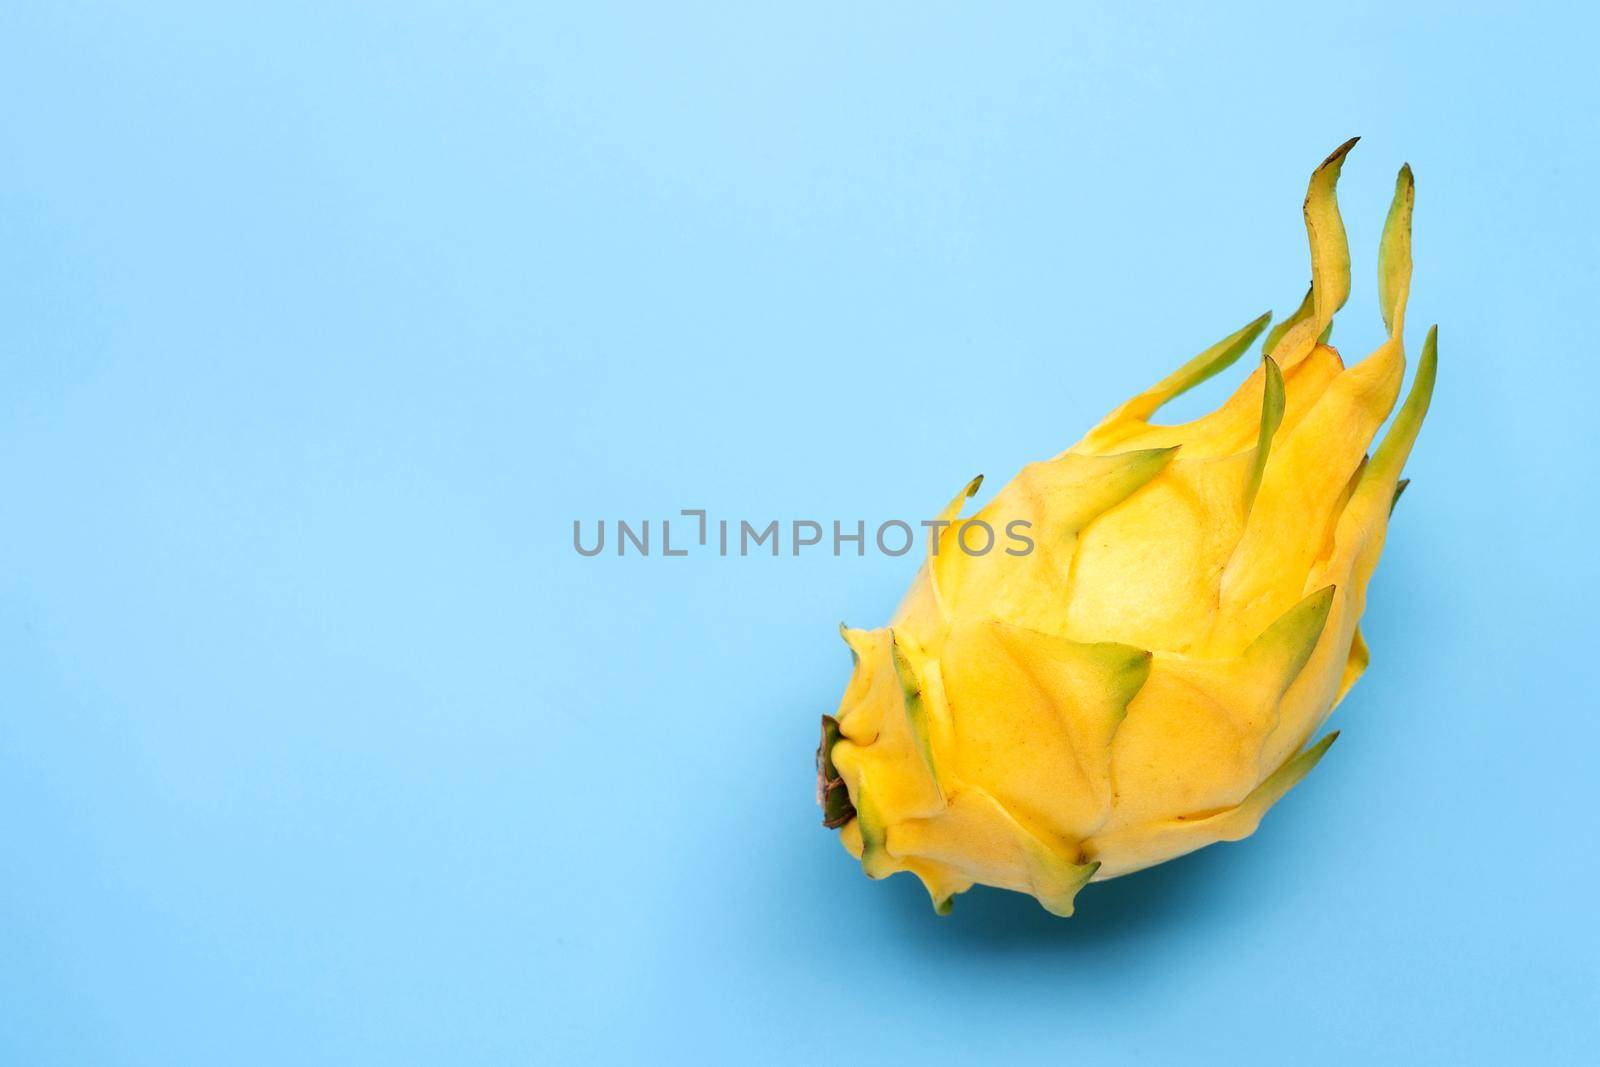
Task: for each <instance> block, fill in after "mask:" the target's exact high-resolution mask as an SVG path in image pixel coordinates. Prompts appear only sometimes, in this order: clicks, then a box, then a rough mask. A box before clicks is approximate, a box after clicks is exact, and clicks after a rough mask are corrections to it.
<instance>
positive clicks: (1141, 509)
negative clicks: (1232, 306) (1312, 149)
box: [823, 142, 1434, 915]
mask: <svg viewBox="0 0 1600 1067" xmlns="http://www.w3.org/2000/svg"><path fill="white" fill-rule="evenodd" d="M1352 143H1353V142H1352ZM1349 147H1350V146H1349V145H1346V146H1344V147H1343V148H1341V149H1340V150H1339V151H1338V152H1336V153H1334V155H1333V156H1331V157H1329V159H1328V160H1327V161H1326V162H1325V163H1324V164H1323V165H1322V166H1321V167H1319V168H1318V169H1317V171H1316V172H1315V174H1314V175H1313V177H1312V180H1311V187H1310V191H1309V193H1308V195H1307V199H1306V208H1305V216H1306V226H1307V231H1308V234H1309V236H1310V242H1311V251H1312V266H1313V271H1312V274H1313V283H1312V291H1311V293H1310V294H1308V297H1307V299H1306V301H1305V303H1304V304H1302V305H1301V308H1300V309H1299V310H1298V311H1297V312H1296V313H1295V314H1294V316H1292V317H1291V319H1290V320H1289V321H1288V322H1287V323H1285V324H1284V326H1282V327H1279V329H1278V330H1276V331H1274V332H1273V333H1272V334H1271V335H1269V336H1268V339H1267V347H1268V353H1269V356H1268V358H1264V359H1263V362H1262V365H1261V366H1260V367H1259V368H1257V369H1256V370H1255V371H1254V372H1253V373H1252V374H1251V375H1250V377H1249V378H1248V379H1247V380H1246V381H1245V382H1244V383H1243V384H1242V385H1241V386H1240V387H1239V389H1238V390H1237V391H1236V392H1235V393H1234V394H1233V396H1232V397H1231V398H1230V399H1229V400H1228V401H1227V402H1225V403H1224V404H1223V405H1222V406H1221V407H1220V408H1219V409H1218V410H1216V411H1214V412H1212V413H1211V414H1209V415H1206V416H1205V417H1203V418H1200V419H1197V420H1195V421H1193V422H1190V423H1187V424H1184V425H1180V426H1158V425H1153V424H1151V423H1150V421H1149V419H1150V417H1151V416H1152V415H1153V414H1154V413H1155V411H1156V409H1157V408H1159V407H1160V405H1161V404H1162V403H1164V402H1165V401H1166V400H1168V399H1170V398H1171V397H1172V396H1174V395H1176V394H1177V393H1179V392H1182V391H1183V390H1184V389H1187V388H1189V387H1190V386H1192V385H1194V384H1195V383H1197V382H1198V381H1201V380H1203V379H1204V378H1206V377H1209V376H1210V375H1211V374H1214V373H1216V372H1217V371H1218V370H1220V369H1221V368H1222V367H1224V366H1226V365H1227V364H1228V363H1230V362H1232V361H1233V360H1234V359H1237V358H1238V356H1239V355H1240V354H1241V353H1242V352H1243V351H1244V350H1245V349H1246V348H1248V347H1249V346H1250V345H1251V343H1252V342H1253V341H1254V339H1255V337H1256V336H1257V335H1258V334H1260V333H1261V331H1262V330H1263V329H1264V328H1265V325H1266V319H1265V317H1263V318H1262V319H1258V320H1257V321H1256V322H1254V323H1251V324H1250V325H1249V326H1247V327H1245V328H1244V329H1243V330H1240V331H1239V332H1238V333H1236V334H1234V335H1232V336H1230V337H1228V338H1225V339H1224V340H1223V341H1221V342H1219V343H1218V344H1217V345H1215V346H1213V347H1212V348H1211V349H1208V350H1207V351H1206V352H1204V353H1201V355H1200V356H1197V357H1196V358H1195V359H1194V360H1192V361H1191V362H1190V363H1189V364H1187V365H1186V366H1184V367H1183V368H1181V369H1179V370H1178V371H1177V372H1175V373H1174V374H1173V375H1172V376H1170V377H1169V378H1168V379H1166V380H1164V381H1163V382H1161V383H1159V384H1158V385H1156V386H1155V387H1153V388H1152V389H1150V390H1148V391H1146V392H1145V393H1143V394H1140V396H1138V397H1135V398H1134V399H1133V400H1130V401H1129V402H1128V403H1126V404H1124V405H1122V406H1121V407H1120V408H1118V409H1117V410H1116V411H1114V412H1112V413H1111V415H1109V416H1108V417H1107V418H1106V419H1105V420H1104V421H1103V422H1102V423H1101V424H1100V425H1099V426H1097V427H1095V428H1094V429H1093V430H1092V431H1091V432H1090V433H1089V434H1088V435H1087V436H1086V437H1084V438H1083V440H1081V441H1079V442H1078V443H1077V444H1076V445H1074V446H1072V447H1071V448H1069V449H1068V450H1067V451H1065V452H1063V453H1062V454H1060V455H1059V456H1056V457H1055V458H1054V459H1051V460H1047V461H1044V462H1041V463H1035V464H1031V465H1030V466H1028V467H1026V468H1024V469H1023V471H1022V472H1021V473H1020V474H1018V476H1017V477H1016V478H1015V479H1013V480H1012V482H1011V483H1010V484H1008V485H1007V486H1005V488H1003V489H1002V490H1001V491H1000V492H999V493H998V494H997V495H996V496H995V497H994V499H993V500H992V501H990V502H989V503H988V504H987V505H986V506H985V507H983V508H982V509H981V510H980V511H978V512H977V513H976V514H975V515H973V516H972V517H971V518H969V519H960V518H959V517H958V516H959V514H960V509H961V505H962V504H963V502H964V501H965V500H966V498H967V497H968V496H969V495H971V493H972V492H974V491H975V490H976V488H977V483H976V482H974V483H973V484H972V485H970V486H969V487H968V489H967V491H965V492H963V493H962V494H960V495H959V496H957V498H956V499H955V500H954V501H952V502H951V504H950V505H949V507H948V508H947V509H946V511H945V513H944V515H943V516H942V517H943V518H945V519H947V520H950V521H951V525H950V526H949V527H948V528H945V529H943V530H941V531H938V532H936V533H934V534H932V535H930V544H929V555H928V558H927V560H926V561H925V563H924V564H923V566H922V569H921V570H920V571H919V573H918V575H917V577H916V580H915V582H914V583H913V585H912V588H911V590H910V592H909V593H908V595H907V596H906V599H905V601H904V603H903V604H902V605H901V607H900V609H899V610H898V612H897V613H896V614H895V616H894V618H893V620H892V621H891V623H890V625H889V626H887V627H883V628H880V629H876V630H850V629H846V630H844V635H845V639H846V640H847V642H848V643H849V644H850V646H851V649H852V651H853V653H854V654H855V657H856V668H855V671H854V674H853V675H852V677H851V680H850V683H849V686H848V688H847V690H846V692H845V695H844V698H843V700H842V701H841V703H840V706H839V711H838V714H837V737H838V739H837V741H836V742H834V743H825V746H824V748H825V751H824V753H823V755H824V757H825V758H824V761H823V762H825V763H827V764H829V768H828V771H827V772H826V775H825V777H826V776H827V775H831V776H833V778H834V780H835V781H836V782H839V781H842V783H843V787H844V789H846V790H847V791H848V797H849V804H848V806H847V807H846V811H847V813H848V809H850V808H853V817H850V818H849V819H848V821H847V822H844V823H843V825H842V828H841V831H840V833H841V838H842V840H843V843H844V845H845V847H846V848H847V849H848V850H849V851H850V852H851V853H852V854H853V855H855V856H857V857H859V858H860V860H861V862H862V865H863V867H864V868H865V870H866V872H867V874H868V875H870V876H872V877H883V876H886V875H888V874H892V873H895V872H897V871H910V872H911V873H913V874H915V875H916V876H917V877H919V878H920V879H921V880H922V881H923V882H924V884H925V885H926V886H927V888H928V891H929V893H930V894H931V895H932V897H933V900H934V902H935V905H936V906H938V907H939V908H940V910H944V909H945V908H947V907H948V904H949V902H950V900H951V898H952V897H953V896H954V895H955V894H957V893H961V892H963V891H965V890H966V889H968V888H970V887H971V886H972V885H974V884H984V885H992V886H999V887H1003V888H1006V889H1013V890H1017V891H1020V892H1025V893H1030V894H1032V895H1034V896H1035V897H1037V898H1038V899H1039V900H1040V902H1041V903H1043V904H1044V906H1045V907H1046V908H1048V909H1050V910H1051V911H1053V912H1056V913H1057V914H1063V915H1067V914H1071V911H1072V907H1073V898H1074V895H1075V894H1076V893H1077V891H1078V889H1079V888H1081V887H1082V886H1083V885H1084V884H1085V883H1086V882H1088V881H1090V880H1100V879H1105V878H1112V877H1115V876H1117V875H1121V874H1126V873H1128V872H1130V871H1136V870H1139V869H1140V868H1143V867H1148V866H1150V865H1152V864H1156V863H1160V862H1162V861H1164V860H1168V859H1172V858H1174V857H1176V856H1180V855H1182V854H1184V853H1186V852H1190V851H1193V850H1194V849H1197V848H1200V847H1203V846H1205V845H1208V844H1211V843H1213V842H1216V841H1236V840H1239V839H1240V838H1243V837H1246V836H1248V835H1249V834H1251V833H1252V832H1253V831H1254V830H1255V828H1256V826H1257V824H1258V823H1259V821H1260V819H1261V816H1262V814H1263V813H1264V812H1265V811H1266V809H1267V808H1268V807H1270V806H1271V805H1272V804H1273V803H1274V802H1276V801H1277V800H1278V799H1279V798H1280V797H1281V796H1283V794H1284V793H1286V792H1287V791H1288V790H1289V789H1290V788H1291V787H1292V786H1293V785H1294V784H1295V783H1296V782H1298V781H1299V780H1300V779H1301V778H1302V777H1303V776H1304V775H1305V774H1306V773H1307V772H1308V771H1309V770H1310V768H1311V767H1312V766H1313V765H1315V763H1316V761H1317V760H1318V759H1319V758H1320V757H1321V755H1322V753H1323V752H1324V751H1326V749H1327V746H1328V744H1329V743H1330V742H1331V741H1332V736H1331V735H1330V736H1329V737H1326V738H1324V739H1323V740H1322V741H1320V742H1317V743H1312V737H1313V734H1314V733H1315V732H1316V731H1317V729H1318V727H1319V726H1321V725H1322V723H1323V721H1324V720H1325V719H1326V718H1327V716H1328V714H1329V713H1330V712H1331V711H1332V709H1333V708H1334V706H1335V705H1336V704H1337V703H1338V702H1339V700H1340V699H1341V698H1342V697H1343V696H1344V694H1345V692H1346V691H1348V689H1349V688H1350V686H1351V685H1352V684H1353V683H1354V682H1355V680H1356V678H1357V677H1359V676H1360V674H1361V672H1362V670H1363V668H1364V667H1365V665H1366V662H1367V650H1366V646H1365V643H1364V642H1363V641H1362V638H1361V635H1360V632H1359V630H1358V629H1357V623H1358V621H1359V620H1360V618H1361V613H1362V609H1363V606H1364V603H1365V591H1366V587H1367V583H1368V580H1369V579H1370V578H1371V576H1372V573H1373V569H1374V567H1375V566H1376V564H1377V560H1378V555H1379V552H1380V551H1381V549H1382V547H1383V540H1384V534H1385V531H1386V528H1387V524H1388V519H1389V514H1390V511H1391V508H1392V505H1393V501H1394V499H1395V495H1396V491H1397V485H1398V484H1399V477H1400V471H1401V467H1402V465H1403V464H1404V462H1405V459H1406V457H1407V455H1408V454H1409V452H1410V449H1411V445H1412V443H1413V441H1414V440H1415V437H1416V434H1417V430H1418V428H1419V427H1420V424H1421V421H1422V417H1423V415H1424V414H1425V412H1426V409H1427V404H1428V399H1429V396H1430V395H1431V389H1432V383H1433V376H1434V337H1433V335H1432V334H1430V336H1429V343H1428V344H1427V345H1426V346H1425V349H1424V354H1423V359H1422V362H1421V364H1420V366H1419V370H1418V373H1417V375H1416V381H1415V382H1414V384H1413V386H1412V390H1411V394H1410V396H1409V397H1408V399H1407V401H1406V403H1405V405H1404V406H1403V408H1402V410H1401V413H1400V415H1399V416H1398V417H1397V418H1396V420H1395V423H1394V425H1393V426H1392V428H1391V429H1390V430H1389V432H1388V434H1387V436H1386V437H1385V440H1384V443H1383V444H1382V446H1381V447H1379V448H1378V450H1377V451H1376V452H1375V453H1374V454H1373V455H1372V456H1371V457H1368V455H1367V449H1368V447H1369V445H1370V443H1371V442H1372V440H1373V438H1374V436H1375V434H1376V433H1377V431H1378V429H1379V427H1380V426H1381V425H1382V423H1383V422H1384V420H1385V419H1386V418H1387V417H1388V415H1389V413H1390V411H1391V410H1392V408H1393V406H1394V404H1395V401H1396V399H1397V397H1398V396H1399V392H1400V388H1401V380H1402V377H1403V374H1404V369H1405V359H1404V354H1403V350H1402V345H1401V332H1402V327H1403V321H1404V311H1405V300H1406V293H1407V289H1408V286H1409V279H1410V271H1411V256H1410V221H1411V201H1412V184H1411V176H1410V171H1409V169H1405V170H1402V172H1401V177H1400V180H1399V181H1398V182H1397V184H1396V192H1395V202H1394V206H1393V207H1392V208H1391V211H1390V215H1389V220H1388V223H1387V225H1386V227H1385V232H1384V238H1383V247H1382V250H1381V252H1380V257H1379V260H1380V262H1379V281H1380V287H1379V288H1380V299H1381V303H1382V311H1383V316H1384V320H1385V322H1386V323H1387V324H1388V326H1389V329H1390V337H1389V340H1388V341H1386V342H1385V343H1384V344H1383V345H1382V346H1380V347H1379V348H1378V350H1377V351H1376V352H1374V353H1373V354H1372V355H1370V356H1368V357H1367V358H1366V359H1364V360H1362V361H1360V362H1359V363H1356V364H1354V365H1353V366H1350V367H1345V366H1344V364H1343V362H1342V361H1341V359H1340V357H1339V354H1338V353H1337V352H1336V351H1335V350H1334V349H1333V348H1330V347H1328V346H1327V345H1326V344H1323V343H1320V342H1319V338H1325V337H1326V334H1327V330H1328V328H1329V325H1330V323H1331V322H1332V317H1333V313H1334V311H1336V310H1337V309H1338V308H1339V307H1340V306H1342V305H1343V303H1344V300H1345V297H1346V296H1347V295H1348V292H1349V254H1348V251H1347V250H1346V247H1345V238H1344V229H1343V225H1342V224H1341V223H1340V221H1339V216H1338V209H1337V205H1336V202H1335V200H1334V184H1335V182H1336V181H1337V178H1338V174H1339V170H1340V167H1341V165H1342V163H1343V159H1344V154H1345V152H1347V151H1348V149H1349ZM1019 519H1023V520H1027V522H1028V523H1029V526H1028V527H1027V529H1028V531H1029V535H1030V536H1031V538H1032V540H1033V542H1034V549H1033V551H1031V552H1028V553H1027V554H1025V555H1009V554H1007V553H1006V552H1005V551H1003V549H1002V548H996V549H994V550H992V551H990V552H989V553H987V554H984V555H970V554H968V553H967V552H965V551H963V550H961V548H960V547H959V543H958V540H957V538H958V537H959V535H960V529H961V524H962V523H963V522H972V521H978V520H982V521H984V522H986V523H987V524H988V525H989V526H990V527H991V528H992V529H994V530H1004V529H1006V527H1007V524H1008V523H1011V522H1013V521H1015V520H1019ZM975 540H976V541H977V542H979V543H981V541H982V539H981V538H977V539H975ZM839 800H840V802H841V803H842V801H843V798H842V797H840V798H839Z"/></svg>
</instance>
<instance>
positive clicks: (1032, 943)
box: [880, 845, 1259, 954]
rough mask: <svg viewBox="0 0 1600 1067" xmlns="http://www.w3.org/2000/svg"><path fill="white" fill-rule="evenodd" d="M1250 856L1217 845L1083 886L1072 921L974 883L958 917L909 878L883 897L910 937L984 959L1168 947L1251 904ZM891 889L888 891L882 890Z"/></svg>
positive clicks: (1022, 897) (956, 909) (1021, 896)
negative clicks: (1175, 938) (941, 910)
mask: <svg viewBox="0 0 1600 1067" xmlns="http://www.w3.org/2000/svg"><path fill="white" fill-rule="evenodd" d="M1249 860H1250V858H1249V857H1247V856H1242V855H1240V854H1239V853H1238V851H1237V850H1234V849H1231V848H1230V847H1229V846H1227V845H1213V846H1210V847H1208V848H1204V849H1201V850H1199V851H1198V852H1194V853H1191V854H1189V855H1187V856H1183V857H1180V858H1179V859H1176V860H1172V861H1169V862H1167V863H1163V864H1160V865H1159V866H1156V867H1151V868H1148V869H1146V870H1143V871H1138V872H1135V873H1133V874H1128V875H1124V876H1122V877H1120V878H1115V879H1112V880H1110V881H1106V882H1096V883H1093V884H1091V885H1088V886H1086V887H1084V889H1083V890H1082V891H1081V892H1080V893H1079V894H1078V898H1077V901H1076V908H1075V910H1074V913H1073V914H1072V916H1070V917H1068V918H1062V917H1059V916H1056V915H1052V914H1050V913H1049V912H1047V911H1045V910H1044V908H1042V907H1040V905H1039V903H1038V902H1037V901H1036V900H1034V899H1033V898H1032V897H1030V896H1027V895H1025V894H1022V893H1013V892H1009V891H1006V890H1002V889H992V888H988V887H985V886H974V887H973V888H972V889H971V890H969V891H968V892H966V893H964V894H962V895H960V896H958V897H956V900H955V907H954V910H953V912H952V913H951V914H950V915H948V916H940V915H936V914H935V913H934V911H933V908H932V906H931V905H930V903H929V901H928V896H927V894H926V893H925V892H924V891H923V890H922V888H921V886H920V885H918V884H917V883H916V882H915V881H913V880H912V879H911V878H909V877H908V876H904V875H900V876H897V878H899V879H900V880H901V881H902V882H904V883H909V884H904V885H900V886H896V887H895V888H896V892H893V893H887V894H883V895H884V896H885V897H886V898H889V897H892V898H893V899H885V901H884V908H885V910H886V911H889V912H891V913H892V915H891V921H893V922H894V923H895V924H896V925H898V926H900V927H902V928H904V929H905V930H906V932H907V936H909V937H913V938H917V939H919V940H923V939H926V940H929V941H937V942H939V943H940V944H942V945H944V946H952V945H954V946H959V947H960V948H961V949H962V950H964V951H970V952H976V953H982V954H1006V953H1017V952H1029V953H1037V952H1039V951H1041V950H1045V951H1060V952H1062V953H1066V954H1071V953H1073V952H1081V951H1095V950H1098V949H1101V948H1104V947H1107V946H1111V945H1117V946H1119V947H1120V946H1127V945H1130V944H1135V943H1138V942H1143V941H1149V942H1151V943H1152V944H1157V943H1165V941H1166V939H1167V937H1168V935H1170V934H1171V933H1172V932H1173V931H1174V929H1176V928H1179V927H1182V926H1184V925H1186V924H1191V925H1192V924H1193V923H1194V922H1196V921H1197V920H1196V916H1197V915H1210V916H1212V917H1213V918H1214V917H1215V916H1216V915H1217V914H1218V913H1219V912H1220V911H1224V910H1228V909H1230V908H1233V907H1248V904H1247V899H1248V898H1249V897H1250V896H1251V895H1252V891H1251V890H1250V889H1249V886H1248V881H1249V879H1250V878H1251V876H1252V874H1259V871H1252V870H1251V868H1252V866H1253V865H1252V864H1251V863H1250V862H1249ZM882 888H887V887H880V889H882Z"/></svg>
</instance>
